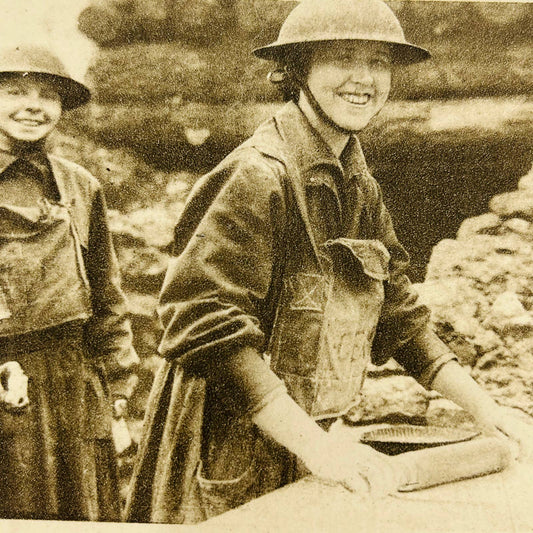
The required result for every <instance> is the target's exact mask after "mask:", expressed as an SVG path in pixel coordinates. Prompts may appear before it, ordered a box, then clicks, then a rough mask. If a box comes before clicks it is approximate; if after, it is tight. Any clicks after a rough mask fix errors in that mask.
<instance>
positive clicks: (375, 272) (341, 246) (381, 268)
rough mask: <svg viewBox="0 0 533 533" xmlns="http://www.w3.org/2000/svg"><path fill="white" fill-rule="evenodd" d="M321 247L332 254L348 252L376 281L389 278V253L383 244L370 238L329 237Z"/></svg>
mask: <svg viewBox="0 0 533 533" xmlns="http://www.w3.org/2000/svg"><path fill="white" fill-rule="evenodd" d="M323 247H324V248H325V249H326V250H327V251H328V252H329V253H330V255H334V254H335V253H336V252H341V253H342V251H345V252H348V253H349V254H350V255H351V256H352V257H353V258H354V259H355V260H356V261H357V263H358V264H359V265H360V266H361V268H362V270H363V272H364V273H365V274H366V275H367V276H369V277H371V278H373V279H375V280H378V281H387V280H388V279H389V261H390V254H389V251H388V250H387V248H385V245H384V244H383V243H382V242H381V241H378V240H374V239H372V240H370V239H346V238H339V239H330V240H328V241H326V242H325V243H324V244H323Z"/></svg>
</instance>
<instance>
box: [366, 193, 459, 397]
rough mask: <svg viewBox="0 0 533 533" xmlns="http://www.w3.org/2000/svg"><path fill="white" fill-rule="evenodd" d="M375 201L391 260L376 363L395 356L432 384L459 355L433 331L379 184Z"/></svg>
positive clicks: (380, 232)
mask: <svg viewBox="0 0 533 533" xmlns="http://www.w3.org/2000/svg"><path fill="white" fill-rule="evenodd" d="M374 201H375V204H374V205H375V217H374V220H373V226H374V229H375V231H376V232H377V238H378V239H379V240H381V241H382V242H383V243H384V244H385V246H386V247H387V249H388V251H389V253H390V256H391V259H390V263H389V280H388V281H387V282H385V302H384V305H383V309H382V313H381V316H380V320H379V323H378V328H377V332H376V337H375V340H374V345H373V362H374V363H375V364H378V365H379V364H383V363H385V362H386V361H387V360H388V359H389V358H390V357H393V358H394V359H395V360H397V361H398V362H399V363H400V364H401V365H402V366H403V367H404V368H405V369H406V371H407V372H408V373H409V374H410V375H412V376H413V377H414V378H416V379H417V380H418V381H419V382H420V383H421V384H422V385H424V386H426V387H429V386H430V385H431V381H432V380H433V377H434V376H435V375H436V373H437V372H438V370H439V369H440V367H441V366H442V365H443V364H445V363H446V362H448V361H449V360H451V359H454V358H455V355H454V354H453V353H452V352H451V351H450V350H449V349H448V347H447V346H446V345H445V344H444V343H443V342H442V341H441V340H440V339H439V338H438V337H437V335H436V334H435V333H434V332H433V331H432V329H431V326H430V311H429V309H428V308H427V306H425V305H423V304H421V303H420V302H419V300H418V294H417V293H416V291H415V289H414V287H413V286H412V284H411V282H410V280H409V278H408V276H407V274H406V271H407V268H408V266H409V255H408V254H407V252H406V250H405V249H404V247H403V246H402V245H401V244H400V242H399V241H398V238H397V237H396V233H395V231H394V227H393V224H392V221H391V217H390V214H389V212H388V210H387V208H386V207H385V205H384V204H383V200H382V195H381V190H380V188H379V185H378V184H377V183H375V199H374Z"/></svg>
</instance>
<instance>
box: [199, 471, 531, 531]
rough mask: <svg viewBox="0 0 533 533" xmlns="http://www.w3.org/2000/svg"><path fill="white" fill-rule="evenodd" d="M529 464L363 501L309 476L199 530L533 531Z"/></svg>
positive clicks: (212, 520) (214, 520) (341, 489)
mask: <svg viewBox="0 0 533 533" xmlns="http://www.w3.org/2000/svg"><path fill="white" fill-rule="evenodd" d="M532 476H533V465H525V464H514V465H513V466H512V467H511V468H509V469H508V470H507V471H505V472H503V473H500V474H493V475H490V476H485V477H481V478H476V479H470V480H466V481H461V482H458V483H452V484H448V485H442V486H440V487H435V488H432V489H426V490H423V491H419V492H412V493H403V494H400V493H398V494H396V495H394V496H388V497H386V498H384V499H381V500H376V501H368V500H363V499H361V498H358V497H357V496H356V495H354V494H352V493H350V492H348V491H347V490H345V489H343V488H342V487H339V486H337V485H332V484H328V483H325V482H324V481H323V480H319V479H316V478H313V477H309V478H305V479H303V480H301V481H299V482H297V483H294V484H292V485H288V486H287V487H283V488H282V489H279V490H277V491H274V492H272V493H270V494H267V495H265V496H263V497H261V498H258V499H257V500H254V501H252V502H249V503H248V504H246V505H244V506H242V507H240V508H238V509H235V510H233V511H230V512H229V513H225V514H224V515H221V516H218V517H216V518H214V519H211V520H209V521H207V522H206V523H205V524H203V525H201V526H199V528H198V529H199V530H200V531H232V532H233V531H246V530H248V531H251V530H253V531H254V532H274V531H276V532H277V531H305V532H313V531H358V532H369V533H370V532H371V533H381V532H383V533H385V532H392V533H418V532H420V533H455V532H457V533H465V532H468V533H477V532H479V533H507V532H508V533H522V532H526V531H532V530H533V508H532V505H531V503H532V502H533V485H532V484H531V482H530V480H531V479H532Z"/></svg>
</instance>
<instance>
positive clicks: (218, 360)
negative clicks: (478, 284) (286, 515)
mask: <svg viewBox="0 0 533 533" xmlns="http://www.w3.org/2000/svg"><path fill="white" fill-rule="evenodd" d="M255 53H256V55H258V56H259V57H263V58H266V59H273V60H275V61H277V62H278V64H279V66H280V70H278V71H276V72H275V73H273V75H272V79H276V81H278V82H280V83H281V84H282V87H283V89H284V91H285V92H286V94H287V95H289V96H290V98H291V101H290V102H289V103H287V104H286V106H285V107H284V108H282V109H281V110H280V111H279V112H278V113H277V114H276V115H275V116H274V117H273V118H272V119H271V120H270V121H268V122H266V123H265V124H263V125H262V126H260V127H259V129H258V130H257V131H256V132H255V134H254V135H253V136H252V137H251V138H250V139H249V140H248V141H246V142H245V143H244V144H243V145H241V146H240V147H239V148H237V149H236V150H234V152H232V153H231V154H230V155H229V156H228V157H227V158H226V159H225V160H224V161H222V163H220V165H218V166H217V167H216V168H215V169H214V170H213V171H212V172H211V173H209V174H208V175H206V176H204V177H203V178H202V179H201V180H200V181H199V182H198V184H197V185H196V186H195V188H194V189H193V191H192V193H191V196H190V197H189V199H188V202H187V204H186V206H185V210H184V212H183V214H182V215H181V217H180V219H179V222H178V224H177V226H176V233H175V246H174V258H173V259H172V262H171V264H170V266H169V269H168V272H167V276H166V279H165V283H164V286H163V289H162V293H161V300H160V316H161V319H162V321H163V324H164V326H165V332H164V336H163V339H162V342H161V346H160V351H161V354H162V355H163V356H164V357H165V358H166V362H165V363H164V365H163V367H162V369H161V371H160V374H159V375H158V377H157V379H156V382H155V384H154V389H153V392H152V396H151V401H150V406H149V408H148V414H147V418H146V436H145V439H144V443H143V444H142V445H141V451H140V454H139V461H138V464H137V466H136V470H135V473H134V478H133V482H132V486H131V492H130V496H129V500H128V509H127V514H128V519H129V520H133V521H157V522H167V521H173V522H193V521H199V520H203V519H206V518H209V517H211V516H214V515H216V514H219V513H221V512H223V511H225V510H228V509H230V508H232V507H236V506H237V505H239V504H241V503H244V502H245V501H247V500H249V499H251V498H254V497H257V496H259V495H261V494H264V493H265V492H267V491H269V490H273V489H275V488H278V487H280V486H282V485H283V484H286V483H288V482H290V481H293V480H295V479H297V478H298V477H299V476H301V475H303V474H304V473H305V472H309V471H311V472H312V473H314V474H317V475H319V476H323V477H325V478H328V479H332V480H335V481H337V482H340V483H342V484H343V485H344V486H346V487H347V488H348V489H350V490H352V491H354V492H356V493H361V494H364V493H366V492H367V491H368V490H369V489H370V490H371V491H372V492H373V493H378V494H379V493H384V492H387V491H389V490H392V489H394V488H395V487H396V486H397V482H398V480H395V479H394V474H393V472H392V469H391V468H390V465H389V462H388V459H387V457H386V456H384V455H382V454H379V453H377V452H374V451H373V450H371V449H369V448H368V447H365V446H363V445H360V444H354V443H353V442H351V443H347V442H344V441H343V440H342V439H341V438H340V437H339V436H338V433H336V432H327V431H325V430H326V429H328V428H329V427H330V426H331V424H332V422H333V421H335V420H337V419H339V418H340V417H342V416H343V415H344V414H346V413H347V412H348V411H352V412H353V411H354V410H356V409H357V406H358V397H359V392H360V388H361V385H362V382H363V380H364V376H365V371H366V367H367V365H368V364H369V362H370V361H371V360H372V361H373V362H374V363H378V364H381V363H383V362H385V361H386V360H387V359H388V358H389V357H391V356H392V357H394V358H395V359H396V360H397V361H398V362H400V363H401V364H402V365H403V366H404V367H405V368H406V370H407V371H408V372H409V373H410V374H411V375H413V376H414V377H415V378H416V379H417V380H418V381H419V382H421V383H422V384H424V385H425V386H427V387H429V386H432V387H433V388H434V389H436V390H438V391H440V392H442V393H444V394H445V395H447V396H448V397H450V398H451V399H453V400H455V401H457V402H458V403H460V404H461V405H463V406H464V407H465V408H467V409H468V410H469V411H471V412H472V413H473V414H474V415H475V416H476V418H477V420H478V421H479V422H480V423H481V424H482V425H483V426H484V427H487V428H489V429H492V430H495V427H496V426H497V425H503V424H504V422H503V417H502V416H501V415H500V412H499V410H498V408H497V406H496V404H495V403H494V402H493V401H492V400H491V399H490V398H489V397H488V396H487V395H486V394H485V393H483V392H482V391H481V389H479V388H478V387H477V385H476V384H475V383H474V382H473V381H472V380H471V379H470V377H469V376H468V375H467V374H466V373H465V372H463V371H462V369H461V368H460V366H459V365H458V364H457V362H456V360H455V357H454V355H453V354H452V353H450V352H449V350H448V349H447V347H446V346H445V345H444V344H443V343H442V342H441V341H440V340H439V339H438V338H437V337H436V336H435V335H434V334H433V333H432V332H431V330H430V329H429V327H428V319H429V312H428V310H427V308H425V307H424V306H422V305H420V304H419V303H418V302H417V296H416V294H415V292H414V291H413V288H412V287H411V284H410V282H409V280H408V278H407V277H406V275H405V271H406V268H407V265H408V257H407V254H406V252H405V250H404V249H403V247H402V246H401V245H400V243H399V242H398V240H397V238H396V235H395V233H394V229H393V227H392V223H391V220H390V216H389V214H388V212H387V209H386V208H385V206H384V205H383V202H382V199H381V192H380V189H379V186H378V185H377V183H376V181H375V180H374V179H373V178H372V176H371V175H370V173H369V171H368V168H367V167H366V164H365V160H364V157H363V154H362V152H361V148H360V145H359V142H358V140H357V137H356V135H355V133H356V132H357V131H360V130H361V129H363V128H364V127H365V126H366V125H367V124H368V122H369V121H370V120H371V119H372V118H373V117H374V116H375V115H376V114H377V113H378V112H379V111H380V110H381V108H382V107H383V105H384V104H385V102H386V100H387V97H388V94H389V90H390V83H391V70H392V65H393V64H398V63H400V64H401V63H412V62H416V61H420V60H423V59H426V58H427V57H428V56H429V54H428V52H427V51H425V50H423V49H421V48H419V47H416V46H414V45H412V44H409V43H408V42H407V41H406V40H405V37H404V35H403V32H402V29H401V27H400V24H399V22H398V20H397V19H396V17H395V16H394V14H393V13H392V11H391V10H390V9H389V8H388V7H387V6H386V5H385V4H384V3H383V2H382V1H381V0H303V1H302V2H301V3H300V5H299V6H298V7H297V8H295V9H294V10H293V12H292V13H291V14H290V15H289V17H288V18H287V20H286V21H285V23H284V25H283V27H282V28H281V32H280V35H279V38H278V40H277V41H276V42H274V43H272V44H270V45H268V46H265V47H263V48H259V49H257V50H256V51H255Z"/></svg>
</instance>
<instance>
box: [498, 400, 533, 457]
mask: <svg viewBox="0 0 533 533" xmlns="http://www.w3.org/2000/svg"><path fill="white" fill-rule="evenodd" d="M519 413H520V415H519V414H518V413H517V412H515V410H511V409H506V408H500V411H499V413H498V419H497V422H496V424H495V425H496V427H497V428H498V430H499V431H501V432H502V433H503V434H504V435H505V436H506V437H508V438H509V439H510V440H511V441H512V442H513V443H515V446H516V448H517V456H518V457H517V458H518V460H519V461H526V462H529V463H533V418H531V417H527V415H526V414H525V413H522V412H521V411H519ZM528 418H529V420H530V421H529V420H528Z"/></svg>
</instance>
